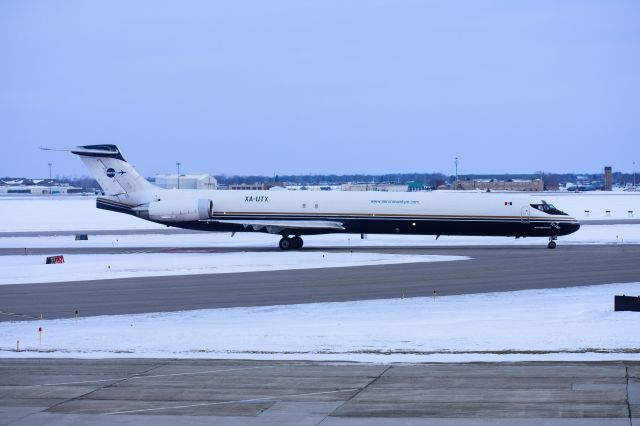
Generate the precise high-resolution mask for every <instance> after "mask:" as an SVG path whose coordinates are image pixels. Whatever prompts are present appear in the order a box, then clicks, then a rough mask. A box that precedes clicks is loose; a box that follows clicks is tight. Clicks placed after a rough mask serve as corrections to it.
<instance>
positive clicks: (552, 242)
mask: <svg viewBox="0 0 640 426" xmlns="http://www.w3.org/2000/svg"><path fill="white" fill-rule="evenodd" d="M557 239H558V237H555V236H554V237H549V244H547V248H548V249H554V248H556V240H557Z"/></svg>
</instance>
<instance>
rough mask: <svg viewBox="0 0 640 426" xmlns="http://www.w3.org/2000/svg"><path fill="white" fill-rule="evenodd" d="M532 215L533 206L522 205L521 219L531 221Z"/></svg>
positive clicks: (523, 221) (524, 221) (526, 221)
mask: <svg viewBox="0 0 640 426" xmlns="http://www.w3.org/2000/svg"><path fill="white" fill-rule="evenodd" d="M530 216H531V207H530V206H522V208H521V209H520V221H521V222H522V223H529V222H530Z"/></svg>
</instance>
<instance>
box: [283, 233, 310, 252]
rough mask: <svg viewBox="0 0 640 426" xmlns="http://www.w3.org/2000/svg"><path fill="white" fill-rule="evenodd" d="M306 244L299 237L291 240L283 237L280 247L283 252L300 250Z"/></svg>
mask: <svg viewBox="0 0 640 426" xmlns="http://www.w3.org/2000/svg"><path fill="white" fill-rule="evenodd" d="M303 244H304V241H303V240H302V238H300V236H299V235H296V236H295V237H293V238H289V237H287V236H284V237H282V239H281V240H280V242H279V243H278V246H279V247H280V249H281V250H300V249H301V248H302V246H303Z"/></svg>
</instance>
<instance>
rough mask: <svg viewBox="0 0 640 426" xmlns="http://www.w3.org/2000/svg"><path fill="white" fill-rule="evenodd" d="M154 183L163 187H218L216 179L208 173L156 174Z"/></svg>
mask: <svg viewBox="0 0 640 426" xmlns="http://www.w3.org/2000/svg"><path fill="white" fill-rule="evenodd" d="M155 184H156V185H157V186H159V187H160V188H165V189H173V188H178V187H179V188H180V189H218V180H217V179H216V178H215V177H213V176H211V175H209V174H190V175H183V174H181V175H180V176H178V175H177V174H176V173H163V174H159V175H156V180H155Z"/></svg>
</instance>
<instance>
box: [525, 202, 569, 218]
mask: <svg viewBox="0 0 640 426" xmlns="http://www.w3.org/2000/svg"><path fill="white" fill-rule="evenodd" d="M530 205H531V207H533V208H534V209H536V210H540V211H541V212H545V213H547V214H556V215H563V216H568V214H566V213H565V212H563V211H562V210H558V209H557V208H556V207H555V206H554V205H553V204H549V203H544V202H543V203H542V204H530Z"/></svg>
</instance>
